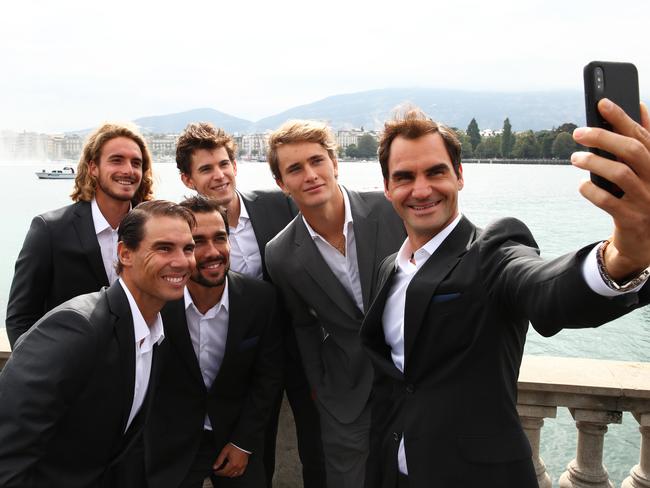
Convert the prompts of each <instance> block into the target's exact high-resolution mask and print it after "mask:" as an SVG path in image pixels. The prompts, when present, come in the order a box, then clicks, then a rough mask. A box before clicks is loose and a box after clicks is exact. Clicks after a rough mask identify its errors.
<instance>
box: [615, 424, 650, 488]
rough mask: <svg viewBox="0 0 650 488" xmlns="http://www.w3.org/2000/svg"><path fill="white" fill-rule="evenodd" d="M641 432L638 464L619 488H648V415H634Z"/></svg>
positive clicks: (649, 484)
mask: <svg viewBox="0 0 650 488" xmlns="http://www.w3.org/2000/svg"><path fill="white" fill-rule="evenodd" d="M634 418H635V419H637V421H638V422H639V431H640V432H641V450H640V454H639V464H637V465H636V466H634V467H633V468H632V469H631V470H630V476H628V477H627V478H625V479H624V480H623V483H622V484H621V488H650V413H634Z"/></svg>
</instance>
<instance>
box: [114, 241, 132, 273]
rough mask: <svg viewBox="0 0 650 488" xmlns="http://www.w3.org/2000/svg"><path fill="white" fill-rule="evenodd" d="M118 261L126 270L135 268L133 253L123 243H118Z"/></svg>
mask: <svg viewBox="0 0 650 488" xmlns="http://www.w3.org/2000/svg"><path fill="white" fill-rule="evenodd" d="M117 259H118V260H119V261H120V263H121V264H122V266H123V267H125V268H130V267H131V266H133V251H132V250H131V249H129V248H128V247H126V245H125V244H124V242H122V241H120V242H118V243H117Z"/></svg>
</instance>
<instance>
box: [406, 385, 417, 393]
mask: <svg viewBox="0 0 650 488" xmlns="http://www.w3.org/2000/svg"><path fill="white" fill-rule="evenodd" d="M413 392H415V386H413V385H412V384H411V383H409V384H408V385H406V393H408V394H409V395H412V394H413Z"/></svg>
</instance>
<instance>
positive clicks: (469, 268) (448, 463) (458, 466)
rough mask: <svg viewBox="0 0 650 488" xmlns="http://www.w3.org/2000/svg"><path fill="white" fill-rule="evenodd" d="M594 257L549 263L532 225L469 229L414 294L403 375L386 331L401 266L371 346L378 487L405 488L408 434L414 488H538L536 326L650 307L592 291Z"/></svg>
mask: <svg viewBox="0 0 650 488" xmlns="http://www.w3.org/2000/svg"><path fill="white" fill-rule="evenodd" d="M591 247H593V246H589V247H588V248H585V249H583V250H581V251H579V252H577V253H574V254H568V255H566V256H563V257H560V258H558V259H555V260H553V261H544V260H542V259H541V258H540V257H539V251H538V249H537V244H536V243H535V241H534V239H533V237H532V235H531V234H530V232H529V230H528V229H527V228H526V226H525V225H524V224H523V223H521V222H519V221H517V220H515V219H504V220H501V221H497V222H495V223H494V224H492V225H490V226H489V227H487V228H486V229H485V230H484V231H481V230H479V229H477V228H476V227H474V225H472V224H471V223H470V222H469V220H467V219H466V218H464V217H463V218H462V219H461V221H460V223H459V224H458V226H457V227H456V228H455V229H454V230H453V231H452V233H451V234H450V235H449V236H448V237H447V239H445V241H444V242H443V243H442V244H441V246H440V247H439V248H438V250H437V251H436V252H435V253H434V254H433V255H432V256H431V257H430V258H429V259H428V261H427V262H426V263H425V264H424V265H423V267H422V268H421V269H420V270H419V271H418V272H417V274H416V275H415V276H414V277H413V279H412V281H411V283H410V284H409V287H408V289H407V292H406V309H405V314H404V348H405V363H404V374H402V373H401V372H400V371H399V370H398V369H397V368H396V367H395V365H394V364H393V361H392V360H391V356H390V349H389V347H388V346H387V345H386V342H385V338H384V332H383V328H382V314H383V311H384V305H385V302H386V299H387V296H388V293H389V291H390V288H391V284H392V278H393V276H394V273H395V267H394V260H395V256H390V257H389V258H387V259H386V261H385V262H384V263H383V264H382V267H381V278H380V281H381V282H382V286H381V289H380V291H379V294H378V296H377V298H376V300H375V301H374V303H373V305H372V307H371V309H370V311H369V312H368V313H367V315H366V319H365V321H364V323H363V327H362V330H361V338H362V341H363V343H364V346H365V347H366V350H367V351H368V353H369V354H370V356H371V359H372V361H373V363H374V365H375V369H376V383H375V388H374V391H373V393H374V396H373V420H372V433H371V454H370V458H369V461H368V485H367V486H373V487H390V488H393V487H394V486H395V476H396V472H397V449H398V446H399V442H400V438H401V435H402V433H404V442H405V448H406V457H407V462H408V470H409V483H410V486H411V488H424V487H428V486H430V484H431V480H436V482H437V483H439V484H440V486H490V487H492V486H499V487H512V488H528V487H536V486H537V481H536V479H535V473H534V470H533V466H532V462H531V461H530V456H531V451H530V446H529V443H528V440H527V438H526V436H525V434H524V432H523V430H522V427H521V425H520V422H519V417H518V415H517V410H516V402H517V378H518V375H519V366H520V364H521V358H522V354H523V348H524V341H525V338H526V331H527V329H528V323H529V321H530V323H532V325H533V326H534V327H535V329H536V330H537V331H538V332H539V333H541V334H542V335H545V336H551V335H553V334H555V333H557V332H558V331H559V330H560V329H562V328H578V327H595V326H598V325H600V324H603V323H605V322H608V321H610V320H612V319H614V318H616V317H618V316H620V315H622V314H624V313H626V312H628V311H630V310H632V309H633V308H635V307H637V306H639V305H640V304H642V303H647V302H648V298H649V296H648V295H649V293H648V288H649V287H647V286H646V287H645V288H644V289H643V290H642V293H640V294H638V295H637V294H633V295H628V296H621V297H617V298H615V299H608V298H604V297H601V296H599V295H597V294H595V293H594V292H592V291H591V290H590V289H589V287H588V285H587V284H586V283H585V281H584V279H583V277H582V273H581V269H580V267H581V263H582V260H583V257H584V255H585V254H587V253H588V251H589V250H590V249H591Z"/></svg>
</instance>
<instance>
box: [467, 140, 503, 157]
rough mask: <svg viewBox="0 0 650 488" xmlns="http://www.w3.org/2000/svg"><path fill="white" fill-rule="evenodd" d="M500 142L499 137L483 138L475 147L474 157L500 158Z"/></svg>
mask: <svg viewBox="0 0 650 488" xmlns="http://www.w3.org/2000/svg"><path fill="white" fill-rule="evenodd" d="M501 141H502V139H501V138H500V137H499V136H494V137H484V138H483V140H482V141H481V142H480V143H479V145H478V146H476V149H475V150H474V156H475V157H477V158H498V157H500V156H501Z"/></svg>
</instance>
